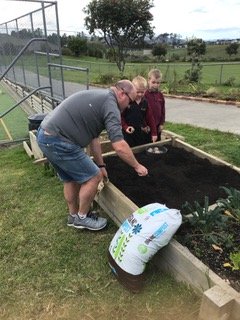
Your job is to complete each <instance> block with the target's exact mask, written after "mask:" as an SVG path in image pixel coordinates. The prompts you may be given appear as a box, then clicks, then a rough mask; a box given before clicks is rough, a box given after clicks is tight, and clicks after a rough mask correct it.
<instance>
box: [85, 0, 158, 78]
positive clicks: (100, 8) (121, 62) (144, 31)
mask: <svg viewBox="0 0 240 320" xmlns="http://www.w3.org/2000/svg"><path fill="white" fill-rule="evenodd" d="M152 7H153V4H152V1H149V0H92V1H91V2H90V3H89V4H88V5H87V6H86V7H85V8H84V9H83V11H84V13H85V14H87V17H86V18H85V25H86V28H87V30H89V33H90V34H94V33H95V32H96V31H97V32H99V33H100V34H101V35H102V36H103V38H104V40H105V42H106V43H107V45H108V46H109V47H110V48H111V50H112V51H113V52H114V60H115V62H116V64H117V66H118V69H119V71H120V72H121V73H123V72H124V68H125V63H126V62H125V59H126V56H127V53H128V51H129V50H130V48H131V47H133V46H134V45H135V44H137V43H139V40H141V41H142V42H143V41H144V38H145V36H149V37H152V36H153V29H152V27H151V25H150V21H152V20H153V16H152V14H151V13H150V12H149V10H150V9H151V8H152Z"/></svg>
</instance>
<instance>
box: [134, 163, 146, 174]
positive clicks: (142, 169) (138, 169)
mask: <svg viewBox="0 0 240 320" xmlns="http://www.w3.org/2000/svg"><path fill="white" fill-rule="evenodd" d="M134 169H135V171H136V172H137V174H138V175H139V176H141V177H143V176H146V175H148V169H147V168H145V167H144V166H143V165H141V164H139V165H138V166H137V167H136V168H134Z"/></svg>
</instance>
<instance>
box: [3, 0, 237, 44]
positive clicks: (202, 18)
mask: <svg viewBox="0 0 240 320" xmlns="http://www.w3.org/2000/svg"><path fill="white" fill-rule="evenodd" d="M89 2H90V1H89V0H58V2H57V3H58V13H59V25H60V30H61V31H62V33H63V32H66V33H69V32H70V31H72V32H82V31H85V32H86V30H85V27H84V18H85V15H84V13H83V11H82V10H83V8H84V7H85V6H86V5H87V4H88V3H89ZM40 7H41V4H40V3H39V2H35V3H33V2H32V1H21V0H19V1H12V0H10V1H7V0H0V23H3V22H6V21H7V20H10V19H14V18H16V17H18V16H20V15H23V14H26V13H28V12H29V11H32V10H35V9H36V8H40ZM151 12H152V13H153V15H154V20H153V22H152V26H154V27H155V29H154V31H155V33H156V34H160V33H165V32H167V33H177V34H180V35H182V37H183V38H185V37H192V36H195V37H200V38H203V39H204V40H207V39H216V38H240V25H239V17H238V16H239V12H240V1H239V0H181V1H175V0H168V1H161V0H154V8H153V9H151Z"/></svg>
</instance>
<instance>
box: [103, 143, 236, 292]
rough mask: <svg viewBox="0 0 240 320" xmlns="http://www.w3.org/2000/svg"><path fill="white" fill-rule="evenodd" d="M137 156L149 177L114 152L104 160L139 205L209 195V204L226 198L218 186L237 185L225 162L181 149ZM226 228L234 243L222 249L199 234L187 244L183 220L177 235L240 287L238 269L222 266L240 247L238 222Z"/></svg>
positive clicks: (118, 183) (121, 187)
mask: <svg viewBox="0 0 240 320" xmlns="http://www.w3.org/2000/svg"><path fill="white" fill-rule="evenodd" d="M136 158H137V159H138V160H139V162H140V163H142V164H143V165H145V166H146V167H147V168H148V169H149V176H148V177H139V176H138V175H137V174H136V173H135V171H134V170H132V168H130V167H129V166H128V165H126V164H125V163H124V162H123V161H122V160H121V159H120V158H118V157H117V156H111V157H110V156H109V157H107V158H106V159H105V160H104V161H105V162H106V164H107V169H108V174H109V179H110V181H111V182H112V183H113V184H114V185H115V186H116V187H117V188H118V189H119V190H121V191H122V192H123V193H124V194H125V195H126V196H127V197H128V198H129V199H131V200H132V201H133V202H134V203H135V204H136V205H137V206H138V207H142V206H144V205H146V204H149V203H153V202H159V203H163V204H166V206H167V207H169V208H177V209H180V210H182V206H183V205H184V204H185V202H186V201H187V202H189V203H190V204H191V205H193V204H194V201H197V202H198V203H199V204H200V205H201V206H203V205H204V198H205V196H208V198H209V205H211V204H214V203H216V201H217V200H218V199H219V198H226V194H225V193H224V191H223V190H222V189H220V188H219V187H220V186H225V187H227V188H230V187H233V188H236V189H239V186H240V174H238V173H237V172H236V171H234V170H232V169H231V168H229V167H227V166H219V165H213V164H211V162H210V161H209V160H207V159H201V158H199V157H197V156H195V155H194V154H192V153H191V152H187V151H185V150H184V149H180V148H174V147H172V146H168V151H167V153H165V154H160V155H154V154H152V155H150V154H147V153H146V152H141V153H139V154H136ZM228 228H229V229H231V234H232V236H233V246H231V248H227V247H226V248H224V249H223V250H222V251H215V250H214V249H213V246H212V244H211V243H206V242H205V241H203V239H202V237H199V235H197V236H196V237H195V236H193V237H192V240H191V242H190V243H188V244H186V243H185V240H186V235H188V234H194V230H192V229H191V228H190V227H189V226H188V225H185V224H183V225H182V226H181V227H180V229H179V230H178V232H177V234H176V238H177V240H178V241H179V242H180V243H182V244H183V245H186V246H187V247H188V249H189V250H190V251H191V252H192V253H193V254H194V255H195V256H197V257H198V258H199V259H200V260H201V261H202V262H203V263H205V264H206V265H207V266H209V267H210V268H211V269H212V270H213V271H214V272H215V273H217V274H218V275H219V276H220V277H221V278H223V279H225V280H226V281H228V282H229V284H230V285H231V286H232V287H233V288H235V289H236V290H237V291H240V281H239V278H240V271H239V270H235V271H232V269H231V268H224V266H223V265H224V263H226V262H229V255H230V253H231V252H233V251H238V250H239V243H240V238H239V224H238V225H236V224H234V223H232V224H230V223H229V225H228ZM213 231H214V232H215V230H213ZM216 232H218V230H216ZM233 248H235V249H234V250H233Z"/></svg>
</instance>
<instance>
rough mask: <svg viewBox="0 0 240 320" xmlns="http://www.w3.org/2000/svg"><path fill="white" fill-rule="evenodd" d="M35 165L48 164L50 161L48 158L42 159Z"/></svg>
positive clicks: (35, 162) (36, 161)
mask: <svg viewBox="0 0 240 320" xmlns="http://www.w3.org/2000/svg"><path fill="white" fill-rule="evenodd" d="M33 163H34V164H45V163H48V159H47V158H40V159H37V160H35V161H33Z"/></svg>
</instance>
